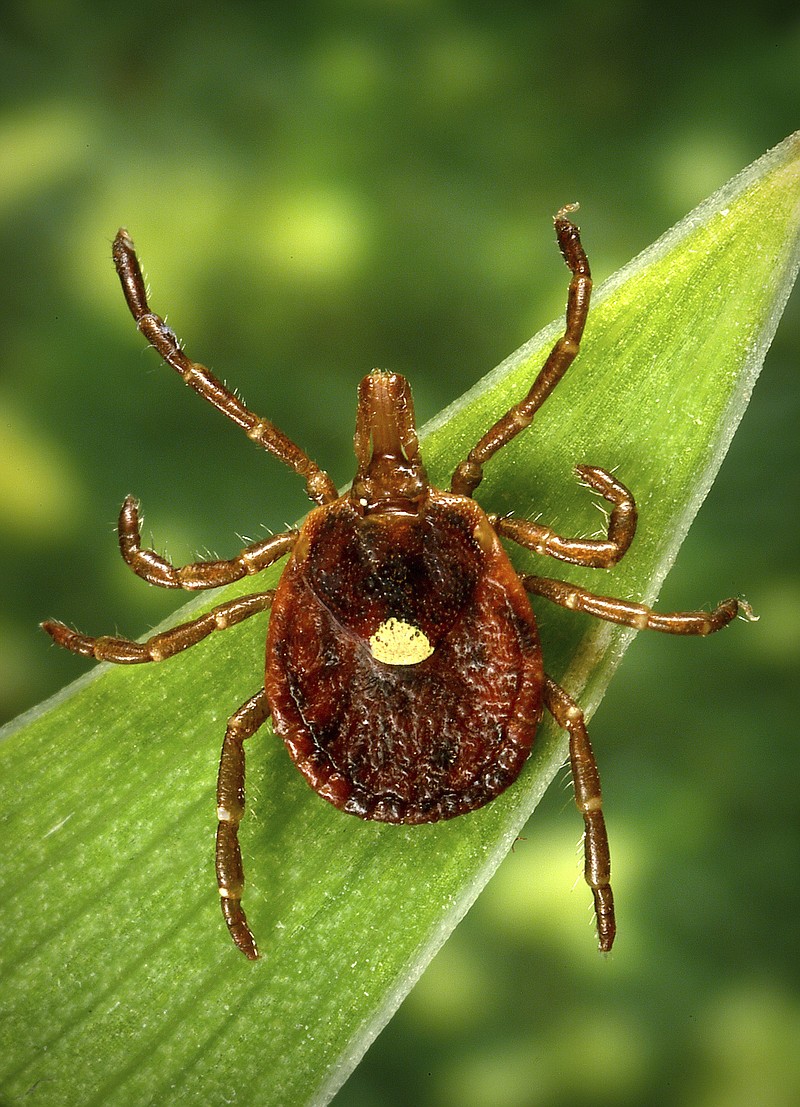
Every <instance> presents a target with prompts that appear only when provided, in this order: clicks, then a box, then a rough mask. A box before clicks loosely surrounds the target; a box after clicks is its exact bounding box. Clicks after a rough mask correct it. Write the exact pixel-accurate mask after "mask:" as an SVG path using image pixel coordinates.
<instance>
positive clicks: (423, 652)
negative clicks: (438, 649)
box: [369, 618, 433, 665]
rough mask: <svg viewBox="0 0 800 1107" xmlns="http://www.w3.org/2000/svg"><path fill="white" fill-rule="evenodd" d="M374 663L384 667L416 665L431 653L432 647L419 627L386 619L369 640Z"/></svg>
mask: <svg viewBox="0 0 800 1107" xmlns="http://www.w3.org/2000/svg"><path fill="white" fill-rule="evenodd" d="M369 648H370V649H371V650H372V656H373V657H374V658H375V660H376V661H382V662H383V663H384V665H418V664H419V663H420V661H424V660H425V659H426V658H427V657H430V656H431V654H432V653H433V646H432V645H431V644H430V642H429V640H428V639H427V637H426V636H425V635H424V634H423V633H422V631H421V630H420V629H419V627H415V626H414V625H413V624H412V623H406V622H404V621H403V620H402V619H395V618H391V619H387V620H386V622H385V623H381V625H380V626H379V627H378V629H377V630H376V631H375V633H374V634H373V635H372V637H371V638H370V640H369Z"/></svg>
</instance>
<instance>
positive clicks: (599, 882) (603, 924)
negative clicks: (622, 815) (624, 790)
mask: <svg viewBox="0 0 800 1107" xmlns="http://www.w3.org/2000/svg"><path fill="white" fill-rule="evenodd" d="M544 702H545V706H546V707H547V709H548V711H549V712H550V714H551V715H552V716H553V718H554V719H555V721H556V722H557V723H558V725H559V726H561V727H563V728H564V729H565V730H566V731H567V733H568V734H569V759H570V764H571V766H572V781H573V784H574V786H575V804H576V806H577V808H578V810H579V811H580V813H581V815H582V816H583V823H584V827H585V830H584V836H583V849H584V858H585V862H584V870H583V875H584V877H585V878H586V883H587V884H588V885H589V887H590V888H591V889H592V895H593V896H594V913H595V917H596V919H597V938H598V944H599V946H600V949H601V950H602V952H603V953H608V951H609V950H610V949H611V947H612V945H613V944H614V935H615V934H616V932H617V923H616V919H615V918H614V896H613V894H612V892H611V855H610V853H609V849H608V834H607V833H606V822H605V819H604V818H603V797H602V795H601V792H600V773H599V772H598V769H597V762H596V761H595V758H594V751H593V750H592V744H591V742H590V741H589V734H588V732H587V730H586V723H585V721H584V717H583V712H582V711H581V709H580V707H578V705H577V704H576V703H575V701H574V700H573V699H572V698H571V697H570V696H568V695H567V693H566V692H565V691H564V689H563V688H561V687H560V685H558V684H556V683H555V681H553V680H551V679H550V677H545V686H544Z"/></svg>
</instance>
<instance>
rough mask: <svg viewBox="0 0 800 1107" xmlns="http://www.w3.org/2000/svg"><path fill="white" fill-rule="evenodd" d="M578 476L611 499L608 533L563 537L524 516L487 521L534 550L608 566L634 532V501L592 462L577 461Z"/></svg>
mask: <svg viewBox="0 0 800 1107" xmlns="http://www.w3.org/2000/svg"><path fill="white" fill-rule="evenodd" d="M576 472H577V474H578V476H579V477H580V478H581V480H582V481H583V483H584V484H586V485H588V486H589V488H593V489H594V491H595V492H599V493H600V495H601V496H602V497H603V498H604V499H606V500H608V502H609V503H612V504H613V505H614V506H613V508H612V509H611V515H610V516H609V519H608V536H607V537H606V539H605V540H600V541H597V540H595V539H591V538H562V536H561V535H560V534H556V533H555V532H554V531H552V530H550V528H549V527H543V526H541V525H540V524H539V523H533V522H529V521H527V520H525V519H508V518H503V517H501V516H497V515H490V516H489V522H490V523H491V524H492V525H493V527H494V529H495V530H496V531H497V533H498V534H499V535H500V536H501V537H503V538H510V539H511V540H512V542H517V543H519V545H520V546H524V547H525V549H527V550H533V552H534V553H540V554H547V555H548V556H549V557H555V558H558V560H559V561H570V562H571V563H572V564H573V565H587V566H589V567H591V568H594V569H609V568H610V567H611V566H612V565H616V564H617V562H618V561H619V560H620V559H621V558H622V557H623V556H624V554H625V553H626V551H627V549H628V547H629V546H630V544H631V542H632V541H633V536H634V534H635V533H636V515H637V513H636V503H635V501H634V499H633V496H632V495H631V493H630V492H629V491H628V489H627V488H626V487H625V485H624V484H621V483H620V482H619V481H618V480H616V479H615V478H614V477H612V476H611V474H610V473H608V472H606V470H605V469H597V468H595V467H594V466H592V465H578V466H577V468H576Z"/></svg>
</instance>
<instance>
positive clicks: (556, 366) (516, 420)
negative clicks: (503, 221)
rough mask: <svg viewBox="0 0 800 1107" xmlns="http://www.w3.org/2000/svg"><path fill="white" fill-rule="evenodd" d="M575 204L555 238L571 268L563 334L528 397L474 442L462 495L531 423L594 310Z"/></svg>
mask: <svg viewBox="0 0 800 1107" xmlns="http://www.w3.org/2000/svg"><path fill="white" fill-rule="evenodd" d="M575 206H576V205H572V206H570V207H565V208H562V209H561V211H559V213H558V214H557V215H556V217H555V228H556V237H557V238H558V245H559V246H560V247H561V253H562V254H563V255H564V261H565V262H566V263H567V265H568V266H569V268H570V270H571V272H572V280H571V281H570V284H569V293H568V297H567V321H566V329H565V331H564V334H563V335H562V336H561V338H559V340H558V342H556V344H555V346H554V347H553V348H552V350H551V351H550V353H549V355H548V357H547V360H546V361H545V363H544V365H543V366H542V368H541V370H540V371H539V374H538V376H537V377H536V379H535V380H534V382H533V384H532V385H531V388H530V390H529V392H528V394H527V396H526V397H525V398H524V399H523V400H521V401H520V402H519V403H517V404H514V406H513V407H511V408H509V410H508V411H507V412H506V414H505V415H503V416H502V417H501V418H500V419H498V420H497V422H496V423H495V424H494V426H493V427H491V428H490V429H489V430H488V431H487V432H486V434H485V435H484V436H483V438H481V439H480V441H479V442H478V443H477V444H476V445H475V446H473V447H472V449H471V450H470V452H469V454H468V455H467V458H466V460H465V461H462V462H460V464H459V465H458V466H457V467H456V471H455V472H454V473H453V478H452V480H451V482H450V487H451V489H452V490H453V492H456V493H457V494H458V495H461V496H471V495H472V493H473V492H474V491H475V489H476V488H477V487H478V485H479V484H480V482H481V479H482V478H483V466H484V465H485V464H486V462H487V461H488V460H489V458H490V457H492V455H493V454H496V453H497V451H498V450H500V449H502V447H503V446H506V445H507V444H508V443H509V442H510V441H511V440H512V438H515V437H516V436H517V435H518V434H519V432H520V431H522V430H525V428H526V427H527V426H529V425H530V423H531V420H532V419H533V417H534V415H535V414H536V412H537V411H538V410H539V408H540V407H541V406H542V404H543V403H544V401H545V400H546V399H547V397H548V396H549V395H550V393H551V392H552V391H553V389H554V388H555V386H556V385H557V384H558V382H559V381H560V380H561V378H562V377H563V376H564V374H565V373H566V371H567V369H568V368H569V367H570V365H571V364H572V362H573V361H574V360H575V357H576V356H577V353H578V349H579V347H580V343H581V336H582V335H583V328H584V327H585V325H586V316H587V314H588V312H589V297H590V295H591V291H592V276H591V272H590V270H589V262H588V261H587V258H586V254H585V253H584V250H583V247H582V246H581V238H580V231H579V229H578V227H576V225H575V224H574V223H573V222H572V221H571V220H570V219H569V214H570V212H572V211H574V210H575Z"/></svg>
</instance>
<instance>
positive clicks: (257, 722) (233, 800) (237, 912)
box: [216, 688, 269, 961]
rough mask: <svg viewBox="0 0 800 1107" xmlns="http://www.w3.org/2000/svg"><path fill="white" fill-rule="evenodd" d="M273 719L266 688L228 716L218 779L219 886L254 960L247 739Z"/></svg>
mask: <svg viewBox="0 0 800 1107" xmlns="http://www.w3.org/2000/svg"><path fill="white" fill-rule="evenodd" d="M268 718H269V703H268V702H267V693H266V691H265V690H264V689H263V688H262V689H261V690H260V691H259V692H256V694H255V695H254V696H251V697H250V699H249V700H247V701H246V702H245V703H243V704H242V706H241V707H240V708H239V710H238V711H235V712H234V713H233V715H231V717H230V719H228V729H227V730H226V731H225V739H224V741H223V743H222V755H221V757H220V761H219V776H218V778H217V819H218V820H219V822H218V823H217V851H216V868H217V885H218V886H219V896H220V904H221V905H222V914H223V916H224V918H225V922H226V923H227V924H228V930H229V931H230V934H231V938H233V940H234V942H235V943H236V945H237V946H238V948H239V949H240V950H241V951H242V953H243V954H244V955H245V957H247V958H249V959H250V960H251V961H255V960H257V958H258V947H257V946H256V942H255V938H254V937H253V935H252V933H251V931H250V927H249V926H248V925H247V919H246V917H245V913H244V909H243V908H242V892H243V890H244V869H243V867H242V852H241V850H240V848H239V823H240V822H241V821H242V816H243V815H244V742H245V741H246V739H248V738H252V736H253V735H254V734H255V732H256V731H257V730H258V728H259V727H260V726H261V725H262V723H264V722H266V720H267V719H268Z"/></svg>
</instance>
